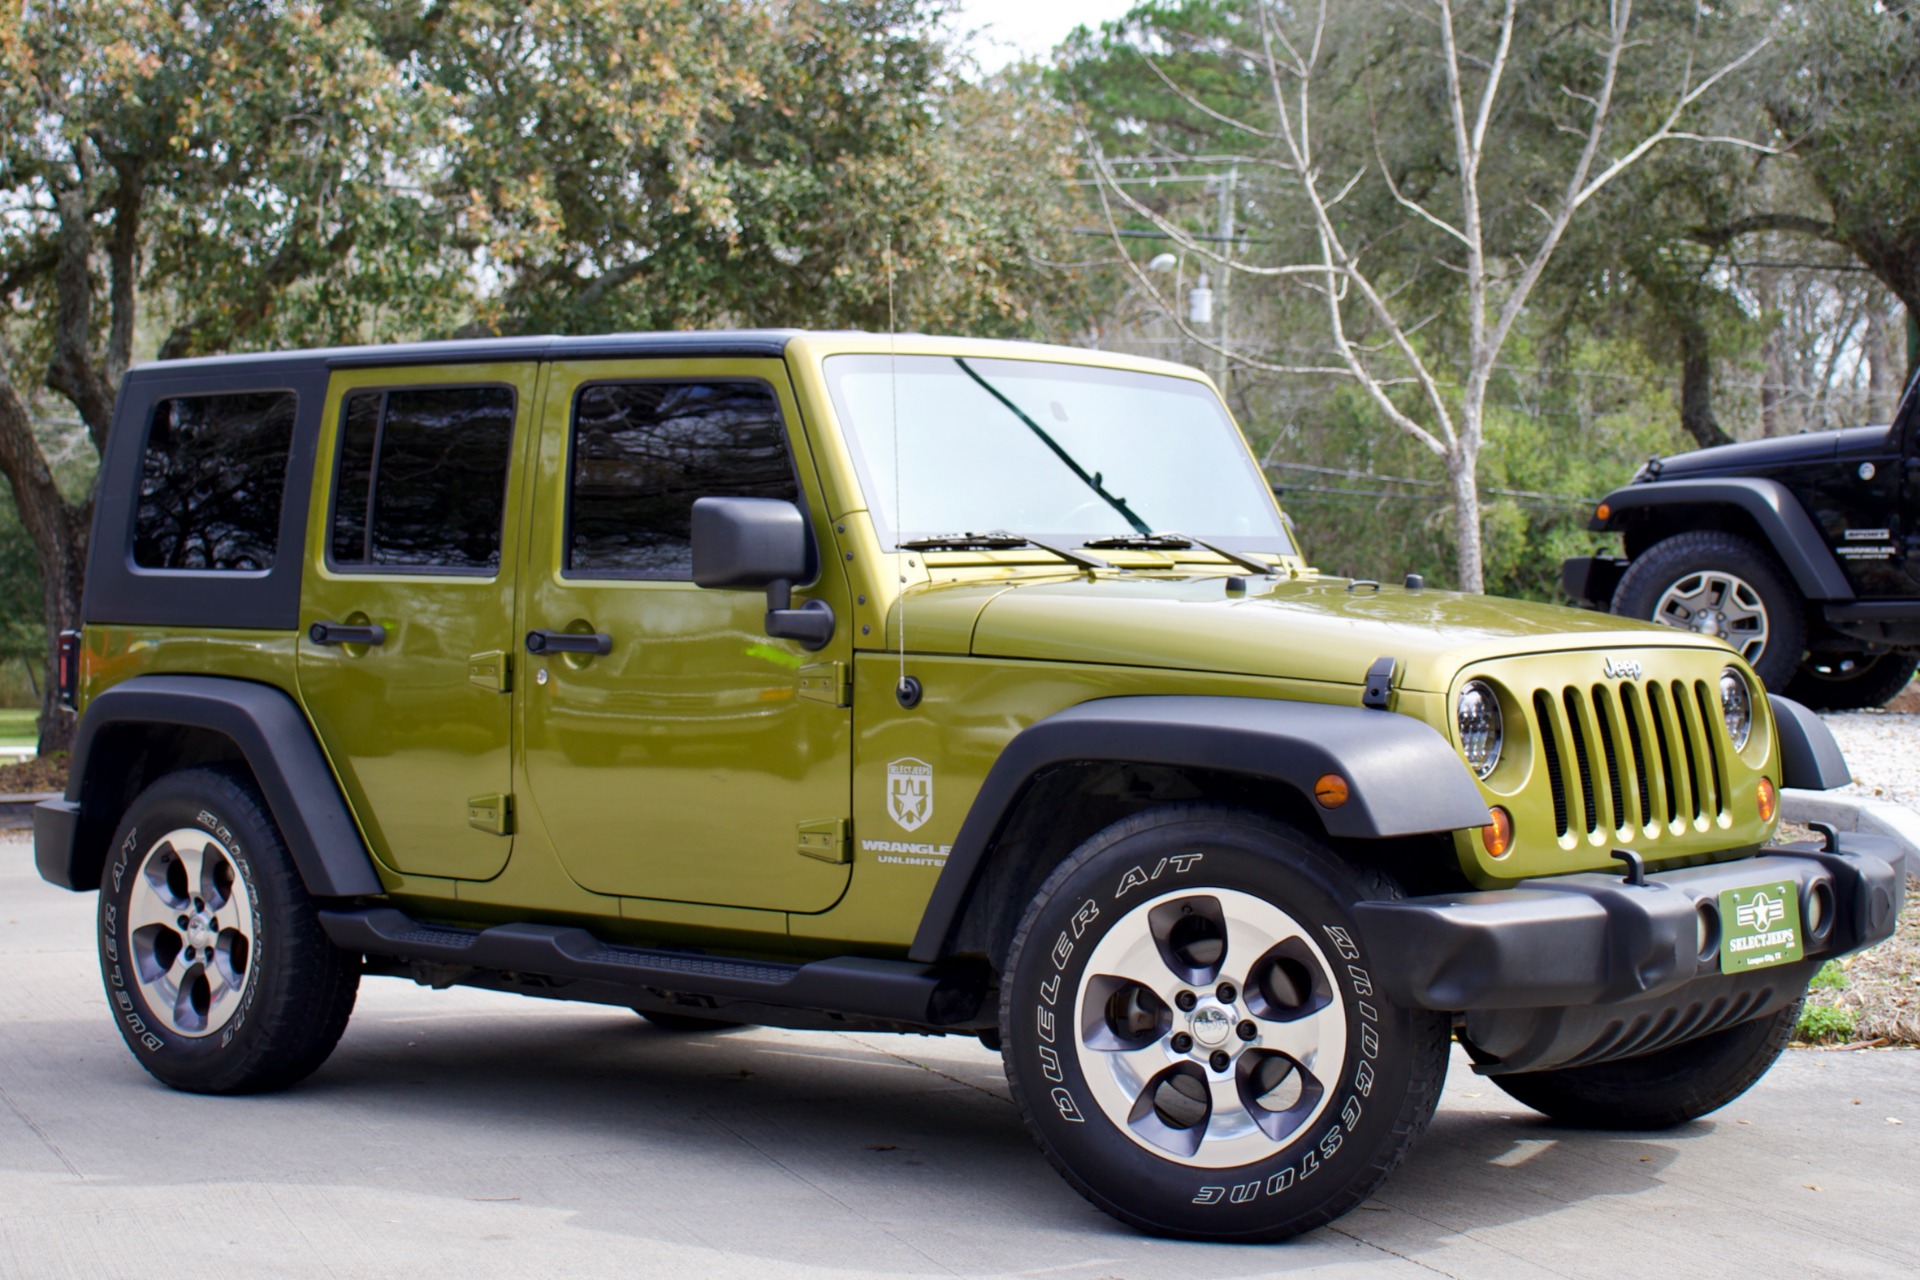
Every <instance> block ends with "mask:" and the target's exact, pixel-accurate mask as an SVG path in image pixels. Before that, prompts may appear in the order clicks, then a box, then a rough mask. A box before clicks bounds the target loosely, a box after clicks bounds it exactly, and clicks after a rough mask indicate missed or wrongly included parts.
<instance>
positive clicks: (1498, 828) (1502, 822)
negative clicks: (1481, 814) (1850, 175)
mask: <svg viewBox="0 0 1920 1280" xmlns="http://www.w3.org/2000/svg"><path fill="white" fill-rule="evenodd" d="M1480 843H1481V844H1483V845H1485V846H1486V847H1487V853H1488V855H1489V856H1491V857H1495V858H1504V857H1506V856H1507V850H1509V849H1511V848H1513V815H1512V814H1510V813H1508V812H1507V811H1506V810H1505V809H1502V808H1501V807H1500V806H1499V805H1495V806H1494V807H1493V808H1491V809H1489V810H1487V825H1486V826H1484V827H1482V828H1480Z"/></svg>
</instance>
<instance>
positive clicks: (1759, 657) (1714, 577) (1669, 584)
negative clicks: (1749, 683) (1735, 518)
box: [1613, 530, 1807, 692]
mask: <svg viewBox="0 0 1920 1280" xmlns="http://www.w3.org/2000/svg"><path fill="white" fill-rule="evenodd" d="M1716 584H1720V585H1732V586H1733V588H1734V590H1733V591H1732V592H1730V593H1729V594H1730V595H1732V596H1734V597H1735V598H1736V605H1735V608H1736V609H1737V610H1738V611H1740V612H1743V613H1749V614H1751V613H1758V614H1759V616H1760V619H1761V620H1762V622H1764V624H1765V627H1766V634H1765V636H1764V638H1763V639H1760V640H1758V641H1756V640H1752V639H1743V638H1742V635H1741V633H1738V632H1736V633H1734V634H1723V635H1722V638H1723V639H1725V640H1726V641H1727V642H1728V643H1729V644H1731V645H1732V646H1733V647H1734V648H1735V649H1738V650H1740V651H1741V656H1742V657H1744V658H1745V659H1746V660H1747V662H1748V663H1749V664H1750V665H1751V666H1752V667H1753V670H1754V674H1756V675H1758V676H1759V677H1760V682H1761V683H1762V684H1764V685H1765V686H1766V687H1767V688H1768V689H1771V690H1774V691H1776V692H1777V691H1779V690H1781V689H1784V688H1785V687H1786V684H1787V681H1788V680H1790V679H1792V677H1793V672H1794V669H1795V668H1796V667H1798V666H1799V665H1800V655H1801V654H1802V653H1803V652H1805V650H1806V643H1807V622H1806V604H1805V602H1803V601H1802V600H1801V599H1800V593H1799V591H1797V590H1796V589H1795V588H1794V586H1793V581H1792V579H1791V578H1789V577H1788V576H1787V571H1786V570H1785V569H1784V568H1782V567H1781V565H1780V562H1779V561H1778V560H1776V559H1774V557H1773V555H1772V553H1771V552H1768V551H1766V550H1764V549H1763V548H1761V547H1758V546H1755V545H1754V544H1753V543H1751V542H1749V541H1747V540H1746V539H1745V538H1740V537H1736V536H1734V535H1733V534H1731V533H1719V532H1716V531H1711V530H1708V531H1702V532H1697V533H1681V534H1675V535H1674V536H1673V537H1671V538H1668V539H1666V540H1664V541H1662V542H1656V543H1654V544H1653V545H1652V546H1651V547H1648V548H1647V549H1646V550H1645V551H1643V552H1641V553H1640V554H1639V555H1637V556H1635V557H1634V559H1633V563H1632V564H1630V565H1628V566H1627V571H1626V572H1625V573H1624V574H1622V575H1621V576H1620V585H1619V586H1618V587H1617V588H1615V589H1614V593H1613V612H1615V613H1617V614H1621V615H1622V616H1625V617H1629V618H1646V619H1648V620H1649V621H1652V622H1664V623H1666V624H1667V625H1668V626H1672V627H1677V628H1680V629H1682V630H1695V631H1700V630H1702V626H1701V625H1700V624H1698V623H1694V624H1692V625H1690V624H1689V622H1687V621H1684V620H1681V619H1680V618H1679V616H1678V614H1679V613H1680V612H1688V611H1687V609H1686V606H1685V604H1684V603H1683V601H1684V600H1685V599H1686V598H1688V597H1690V596H1696V595H1709V596H1710V595H1711V593H1712V592H1713V590H1714V589H1715V586H1716ZM1663 601H1666V602H1667V603H1668V608H1667V610H1665V611H1664V612H1665V616H1662V614H1663V610H1662V608H1661V605H1662V602H1663ZM1690 616H1691V615H1690ZM1708 634H1719V633H1716V632H1708Z"/></svg>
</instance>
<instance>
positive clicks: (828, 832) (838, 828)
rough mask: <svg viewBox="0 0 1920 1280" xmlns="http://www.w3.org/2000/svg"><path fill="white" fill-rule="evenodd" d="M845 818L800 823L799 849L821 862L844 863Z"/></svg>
mask: <svg viewBox="0 0 1920 1280" xmlns="http://www.w3.org/2000/svg"><path fill="white" fill-rule="evenodd" d="M849 843H850V842H849V841H848V839H847V820H846V819H845V818H823V819H821V820H820V821H818V822H803V823H801V824H800V843H799V850H800V853H801V854H802V855H804V856H805V857H809V858H818V859H819V860H820V861H822V862H834V863H845V862H848V861H850V859H849V858H848V856H847V845H848V844H849Z"/></svg>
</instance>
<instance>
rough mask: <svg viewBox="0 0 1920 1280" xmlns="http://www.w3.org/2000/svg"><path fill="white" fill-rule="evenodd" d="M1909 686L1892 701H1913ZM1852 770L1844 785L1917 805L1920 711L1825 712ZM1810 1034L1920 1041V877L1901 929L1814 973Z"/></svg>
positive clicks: (1835, 1040) (1853, 1040) (1855, 1041)
mask: <svg viewBox="0 0 1920 1280" xmlns="http://www.w3.org/2000/svg"><path fill="white" fill-rule="evenodd" d="M1911 695H1912V691H1911V690H1909V693H1908V694H1906V695H1902V698H1901V699H1898V700H1896V703H1895V705H1897V706H1899V705H1906V704H1907V703H1908V702H1910V701H1911ZM1821 718H1822V719H1824V720H1825V721H1826V722H1827V726H1828V727H1829V728H1830V729H1832V730H1833V736H1834V738H1835V739H1837V740H1838V741H1839V743H1840V750H1841V751H1843V752H1845V753H1846V757H1847V765H1848V767H1849V768H1850V769H1852V771H1853V785H1852V786H1850V787H1848V788H1846V790H1847V791H1850V792H1854V793H1856V794H1859V795H1865V796H1873V797H1875V798H1876V799H1881V800H1892V801H1894V802H1896V803H1898V804H1903V805H1906V806H1907V807H1908V808H1910V809H1915V810H1920V713H1915V712H1913V711H1891V710H1889V711H1846V712H1832V713H1829V714H1827V715H1825V716H1823V717H1821ZM1807 1005H1808V1016H1807V1018H1806V1019H1804V1020H1802V1022H1801V1024H1800V1029H1801V1033H1802V1035H1803V1036H1805V1037H1806V1038H1807V1039H1809V1040H1816V1041H1823V1042H1825V1043H1829V1044H1848V1045H1860V1046H1866V1045H1920V880H1913V879H1909V880H1908V881H1907V906H1906V910H1905V911H1904V912H1902V914H1901V917H1900V929H1899V931H1898V932H1897V933H1896V934H1895V935H1894V936H1893V937H1891V938H1889V939H1888V940H1887V941H1885V942H1883V943H1881V944H1880V945H1879V946H1877V947H1875V948H1873V949H1872V950H1871V951H1865V952H1861V953H1859V954H1857V955H1852V956H1848V957H1847V958H1846V959H1845V960H1840V961H1836V962H1835V963H1834V964H1831V965H1829V966H1827V968H1826V969H1825V970H1823V971H1822V972H1821V975H1820V977H1818V978H1816V979H1815V980H1814V989H1813V991H1812V993H1811V994H1810V995H1809V997H1808V1000H1807Z"/></svg>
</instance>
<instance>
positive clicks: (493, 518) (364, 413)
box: [332, 387, 513, 573]
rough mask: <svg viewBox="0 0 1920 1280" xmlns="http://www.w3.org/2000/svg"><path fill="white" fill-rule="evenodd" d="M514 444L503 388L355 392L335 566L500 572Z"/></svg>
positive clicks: (344, 437) (337, 494)
mask: <svg viewBox="0 0 1920 1280" xmlns="http://www.w3.org/2000/svg"><path fill="white" fill-rule="evenodd" d="M512 444H513V392H512V390H511V389H509V388H507V387H425V388H416V389H412V390H404V391H361V392H357V393H355V394H354V395H352V396H349V397H348V398H347V404H346V409H345V412H344V415H343V417H342V421H341V424H340V458H339V464H338V466H337V467H336V468H335V472H334V503H333V539H332V553H333V557H332V558H333V563H334V564H336V565H341V566H344V567H359V566H366V567H368V568H431V569H451V570H455V571H458V572H469V573H471V572H486V573H491V572H493V571H494V570H496V569H498V568H499V567H500V528H501V521H502V519H503V518H504V516H505V514H506V506H507V463H508V458H509V455H510V450H511V447H512Z"/></svg>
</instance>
